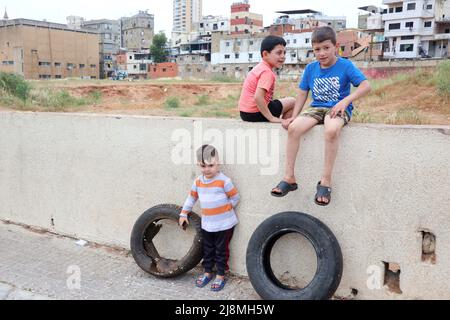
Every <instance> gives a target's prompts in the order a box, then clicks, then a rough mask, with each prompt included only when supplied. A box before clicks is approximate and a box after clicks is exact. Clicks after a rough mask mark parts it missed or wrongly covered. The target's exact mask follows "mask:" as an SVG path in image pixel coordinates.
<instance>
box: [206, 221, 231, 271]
mask: <svg viewBox="0 0 450 320" xmlns="http://www.w3.org/2000/svg"><path fill="white" fill-rule="evenodd" d="M233 233H234V228H232V229H230V230H226V231H221V232H207V231H205V230H202V237H203V268H204V269H205V272H206V273H212V271H213V267H214V265H216V268H217V275H219V276H225V271H228V270H229V268H228V259H229V258H230V249H229V245H230V241H231V238H232V237H233Z"/></svg>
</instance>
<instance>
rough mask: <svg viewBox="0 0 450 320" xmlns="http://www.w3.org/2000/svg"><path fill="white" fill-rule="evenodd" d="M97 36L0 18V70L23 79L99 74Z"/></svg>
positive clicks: (21, 20) (40, 23)
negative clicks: (18, 75)
mask: <svg viewBox="0 0 450 320" xmlns="http://www.w3.org/2000/svg"><path fill="white" fill-rule="evenodd" d="M99 52H100V50H99V38H98V33H97V32H93V31H91V30H85V29H81V30H71V29H69V28H67V25H64V24H57V23H51V22H44V21H35V20H28V19H15V20H3V21H0V71H4V72H13V73H16V74H20V75H23V76H24V77H25V78H26V79H62V78H68V77H80V78H89V79H96V78H98V77H99Z"/></svg>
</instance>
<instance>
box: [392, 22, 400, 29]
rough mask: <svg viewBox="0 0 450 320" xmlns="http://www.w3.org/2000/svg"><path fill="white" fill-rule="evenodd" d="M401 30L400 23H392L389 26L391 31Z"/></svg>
mask: <svg viewBox="0 0 450 320" xmlns="http://www.w3.org/2000/svg"><path fill="white" fill-rule="evenodd" d="M398 29H400V23H391V24H390V25H389V30H398Z"/></svg>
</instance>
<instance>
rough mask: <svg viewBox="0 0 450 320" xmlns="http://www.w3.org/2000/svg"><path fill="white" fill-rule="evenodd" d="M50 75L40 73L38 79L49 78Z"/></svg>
mask: <svg viewBox="0 0 450 320" xmlns="http://www.w3.org/2000/svg"><path fill="white" fill-rule="evenodd" d="M51 78H52V76H51V75H49V74H40V75H39V79H51Z"/></svg>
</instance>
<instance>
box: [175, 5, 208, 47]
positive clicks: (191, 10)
mask: <svg viewBox="0 0 450 320" xmlns="http://www.w3.org/2000/svg"><path fill="white" fill-rule="evenodd" d="M202 12H203V2H202V0H173V29H172V46H173V47H176V46H178V45H180V44H181V43H186V42H188V40H189V35H190V34H191V33H192V32H195V31H198V30H197V28H198V26H199V22H200V20H201V19H202Z"/></svg>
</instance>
